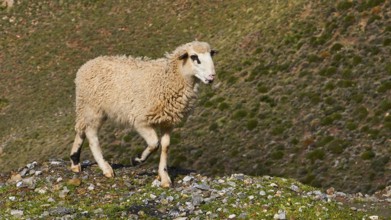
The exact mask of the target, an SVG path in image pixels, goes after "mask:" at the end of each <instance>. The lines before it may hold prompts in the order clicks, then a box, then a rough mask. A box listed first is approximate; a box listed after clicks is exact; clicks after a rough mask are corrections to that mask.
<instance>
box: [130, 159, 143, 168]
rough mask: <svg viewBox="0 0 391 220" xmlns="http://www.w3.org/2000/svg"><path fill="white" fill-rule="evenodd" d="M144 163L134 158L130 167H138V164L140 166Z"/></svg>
mask: <svg viewBox="0 0 391 220" xmlns="http://www.w3.org/2000/svg"><path fill="white" fill-rule="evenodd" d="M143 162H144V161H142V160H141V159H140V158H138V157H135V158H133V159H132V166H134V167H135V166H138V165H140V164H142V163H143Z"/></svg>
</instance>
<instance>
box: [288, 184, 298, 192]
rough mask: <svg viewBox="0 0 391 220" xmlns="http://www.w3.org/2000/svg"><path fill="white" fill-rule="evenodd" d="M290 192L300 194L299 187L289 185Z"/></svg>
mask: <svg viewBox="0 0 391 220" xmlns="http://www.w3.org/2000/svg"><path fill="white" fill-rule="evenodd" d="M289 188H290V189H291V190H292V191H294V192H300V189H299V187H298V186H296V185H291V187H289Z"/></svg>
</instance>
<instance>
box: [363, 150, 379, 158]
mask: <svg viewBox="0 0 391 220" xmlns="http://www.w3.org/2000/svg"><path fill="white" fill-rule="evenodd" d="M375 156H376V154H375V152H373V151H372V150H366V151H364V152H363V153H362V154H361V159H363V160H370V159H372V158H374V157H375Z"/></svg>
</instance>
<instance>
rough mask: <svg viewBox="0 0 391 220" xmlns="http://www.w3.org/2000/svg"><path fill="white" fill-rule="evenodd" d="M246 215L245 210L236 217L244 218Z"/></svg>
mask: <svg viewBox="0 0 391 220" xmlns="http://www.w3.org/2000/svg"><path fill="white" fill-rule="evenodd" d="M247 217H248V216H247V213H245V212H242V213H240V215H239V216H238V219H246V218H247Z"/></svg>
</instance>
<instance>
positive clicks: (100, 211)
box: [94, 208, 103, 214]
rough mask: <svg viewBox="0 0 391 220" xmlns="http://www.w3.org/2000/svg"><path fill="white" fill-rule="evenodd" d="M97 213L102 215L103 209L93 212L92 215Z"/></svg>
mask: <svg viewBox="0 0 391 220" xmlns="http://www.w3.org/2000/svg"><path fill="white" fill-rule="evenodd" d="M99 213H103V209H102V208H99V209H95V210H94V214H99Z"/></svg>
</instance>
